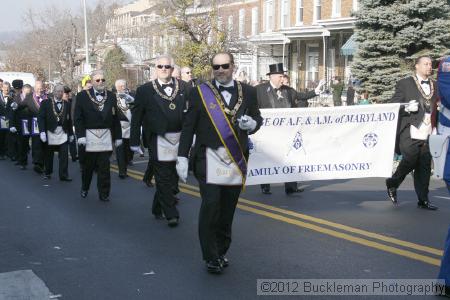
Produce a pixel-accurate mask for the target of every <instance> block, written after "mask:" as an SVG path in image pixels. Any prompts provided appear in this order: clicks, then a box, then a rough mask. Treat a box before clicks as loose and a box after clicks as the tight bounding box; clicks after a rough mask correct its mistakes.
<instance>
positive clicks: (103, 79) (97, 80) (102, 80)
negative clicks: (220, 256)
mask: <svg viewBox="0 0 450 300" xmlns="http://www.w3.org/2000/svg"><path fill="white" fill-rule="evenodd" d="M100 81H101V82H105V81H106V79H105V78H102V79H96V80H95V82H100Z"/></svg>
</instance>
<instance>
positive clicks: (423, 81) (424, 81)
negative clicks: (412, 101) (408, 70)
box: [420, 80, 430, 85]
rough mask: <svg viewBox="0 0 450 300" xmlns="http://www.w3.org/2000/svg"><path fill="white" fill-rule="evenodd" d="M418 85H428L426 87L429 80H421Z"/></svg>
mask: <svg viewBox="0 0 450 300" xmlns="http://www.w3.org/2000/svg"><path fill="white" fill-rule="evenodd" d="M420 84H428V85H430V81H429V80H422V81H421V82H420Z"/></svg>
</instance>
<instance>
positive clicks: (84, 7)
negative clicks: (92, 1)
mask: <svg viewBox="0 0 450 300" xmlns="http://www.w3.org/2000/svg"><path fill="white" fill-rule="evenodd" d="M83 10H84V42H85V44H86V66H85V68H84V71H85V72H86V73H89V72H90V71H91V70H90V69H91V67H90V64H89V41H88V40H89V39H88V30H87V14H86V0H83Z"/></svg>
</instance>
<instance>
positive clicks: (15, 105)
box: [11, 102, 19, 110]
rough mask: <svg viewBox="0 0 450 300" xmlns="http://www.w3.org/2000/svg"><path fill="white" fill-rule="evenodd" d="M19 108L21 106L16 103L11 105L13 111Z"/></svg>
mask: <svg viewBox="0 0 450 300" xmlns="http://www.w3.org/2000/svg"><path fill="white" fill-rule="evenodd" d="M18 107H19V105H18V104H17V103H16V102H13V103H11V108H12V109H13V110H16V109H17V108H18Z"/></svg>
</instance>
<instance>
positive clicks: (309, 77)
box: [305, 44, 319, 88]
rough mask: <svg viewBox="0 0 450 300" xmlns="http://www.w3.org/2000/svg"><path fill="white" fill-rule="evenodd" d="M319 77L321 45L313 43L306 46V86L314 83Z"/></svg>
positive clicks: (308, 86)
mask: <svg viewBox="0 0 450 300" xmlns="http://www.w3.org/2000/svg"><path fill="white" fill-rule="evenodd" d="M318 78H319V45H317V44H311V45H307V47H306V82H305V83H306V84H305V87H306V88H310V87H312V86H313V85H314V82H315V81H316V80H318Z"/></svg>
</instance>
